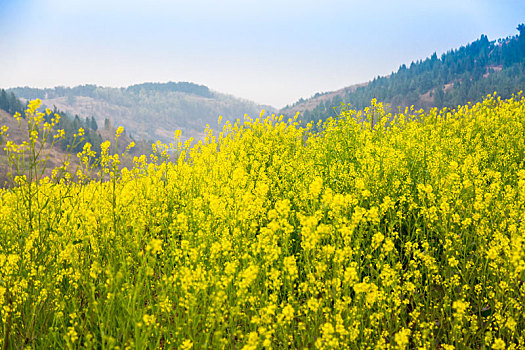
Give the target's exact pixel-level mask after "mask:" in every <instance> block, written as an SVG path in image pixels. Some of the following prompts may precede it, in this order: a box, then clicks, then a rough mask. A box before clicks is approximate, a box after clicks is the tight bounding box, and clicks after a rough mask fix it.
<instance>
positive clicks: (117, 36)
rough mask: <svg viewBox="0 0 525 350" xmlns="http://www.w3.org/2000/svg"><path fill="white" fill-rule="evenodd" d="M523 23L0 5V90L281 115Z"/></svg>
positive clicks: (303, 10) (192, 7) (456, 11)
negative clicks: (205, 94) (178, 92)
mask: <svg viewBox="0 0 525 350" xmlns="http://www.w3.org/2000/svg"><path fill="white" fill-rule="evenodd" d="M523 22H525V1H518V0H502V1H482V0H479V1H470V0H441V1H403V0H398V1H386V0H383V1H336V0H333V1H331V0H325V1H308V0H302V1H295V0H294V1H283V0H281V1H275V0H264V1H259V0H244V1H237V0H222V1H207V0H193V1H192V0H186V1H178V0H172V1H168V0H148V1H138V0H128V1H121V0H116V1H112V0H86V1H84V0H18V1H15V0H12V1H9V0H0V33H1V34H0V87H3V88H7V87H15V86H26V85H27V86H34V87H54V86H57V85H64V86H74V85H79V84H86V83H91V84H98V85H103V86H114V87H119V86H127V85H131V84H136V83H142V82H146V81H148V82H165V81H191V82H195V83H199V84H204V85H207V86H208V87H210V88H211V89H213V90H216V91H220V92H224V93H229V94H232V95H235V96H238V97H242V98H246V99H250V100H253V101H255V102H258V103H262V104H270V105H273V106H275V107H283V106H284V105H286V104H289V103H293V102H295V101H296V100H298V99H299V98H300V97H304V98H306V97H309V96H311V95H313V94H315V93H316V92H322V91H329V90H336V89H339V88H342V87H344V86H348V85H351V84H355V83H360V82H364V81H368V80H370V79H372V78H374V77H375V76H377V75H385V74H389V73H391V72H392V71H395V70H397V68H398V67H399V65H401V64H403V63H405V64H408V63H410V62H411V61H412V60H416V59H423V58H425V57H427V56H430V55H431V54H432V53H433V52H434V51H436V52H437V53H438V55H440V54H441V53H443V52H445V51H447V50H449V49H452V48H457V47H459V46H460V45H463V44H466V43H468V42H471V41H473V40H476V39H477V38H479V37H480V35H481V34H486V35H488V37H489V39H490V40H495V39H497V38H499V37H506V36H509V35H514V34H516V33H517V31H516V29H515V28H516V26H517V25H518V24H519V23H523Z"/></svg>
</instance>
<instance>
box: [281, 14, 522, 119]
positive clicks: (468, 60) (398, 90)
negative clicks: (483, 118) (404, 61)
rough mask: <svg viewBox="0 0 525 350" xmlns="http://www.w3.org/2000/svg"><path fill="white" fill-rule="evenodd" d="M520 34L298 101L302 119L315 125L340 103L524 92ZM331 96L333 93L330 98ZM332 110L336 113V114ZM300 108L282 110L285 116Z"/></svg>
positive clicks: (436, 103) (442, 102) (443, 100)
mask: <svg viewBox="0 0 525 350" xmlns="http://www.w3.org/2000/svg"><path fill="white" fill-rule="evenodd" d="M517 29H518V32H519V34H518V35H515V36H511V37H507V38H504V39H499V40H497V41H489V40H488V38H487V36H486V35H482V36H481V37H480V39H478V40H476V41H474V42H472V43H470V44H468V45H466V46H462V47H460V48H459V49H456V50H451V51H448V52H447V53H444V54H443V55H441V57H439V58H438V56H437V54H436V53H434V54H432V55H431V56H430V57H429V58H427V59H425V60H419V61H417V62H412V63H411V64H410V65H409V66H408V67H407V66H406V65H402V66H401V67H399V69H398V71H397V72H393V73H392V74H391V75H389V76H384V77H378V78H376V79H374V80H372V81H370V82H369V83H366V84H362V86H358V87H357V88H353V89H351V87H349V88H347V89H341V90H338V91H339V93H335V94H334V96H333V97H332V98H331V99H330V98H324V94H323V95H320V96H318V95H316V97H314V98H311V99H309V100H306V101H300V102H301V103H298V104H297V105H299V106H300V107H302V108H303V110H301V113H302V119H303V120H306V121H317V120H320V119H326V118H327V117H329V116H333V115H336V114H337V107H339V106H340V105H341V103H345V104H348V103H349V104H351V105H352V107H353V108H357V109H362V108H364V107H366V106H368V105H369V104H370V101H371V100H372V98H374V97H375V98H377V99H378V100H380V101H383V102H387V103H389V104H390V105H391V106H392V107H394V108H395V107H407V106H411V105H414V106H415V107H416V108H418V109H419V108H424V109H429V108H431V107H438V108H442V107H451V108H453V107H455V106H458V105H462V104H466V103H468V102H475V101H479V100H481V99H482V98H483V97H484V96H486V95H487V94H489V93H493V92H494V91H497V92H498V94H499V95H500V96H502V97H503V98H509V97H511V95H512V94H513V93H516V92H518V91H520V90H524V89H525V25H523V24H520V25H519V26H518V27H517ZM328 96H330V95H328ZM334 107H336V110H335V111H334ZM296 110H297V109H295V110H294V109H291V108H289V107H287V108H284V109H282V110H281V112H282V113H284V114H286V115H290V114H295V113H296Z"/></svg>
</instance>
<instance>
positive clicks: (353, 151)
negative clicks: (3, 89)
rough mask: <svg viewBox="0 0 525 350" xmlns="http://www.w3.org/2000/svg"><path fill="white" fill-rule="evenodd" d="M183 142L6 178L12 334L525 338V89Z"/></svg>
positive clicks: (339, 342) (53, 341)
mask: <svg viewBox="0 0 525 350" xmlns="http://www.w3.org/2000/svg"><path fill="white" fill-rule="evenodd" d="M38 106H39V103H38V101H37V102H31V104H30V106H29V110H28V113H27V115H28V116H29V117H30V118H33V119H30V120H33V124H32V125H33V126H32V127H31V128H32V129H30V131H29V133H28V141H27V142H26V143H25V144H22V145H16V144H14V143H13V142H11V141H8V138H6V137H4V138H3V140H5V142H4V143H3V144H2V148H4V149H5V151H6V152H7V153H9V154H15V153H16V152H18V149H19V148H26V149H31V144H32V145H33V148H34V147H35V145H37V146H38V147H40V143H41V142H42V140H41V138H42V137H43V136H45V137H48V135H49V134H50V131H49V130H51V129H50V128H51V124H52V123H55V121H56V120H57V119H58V117H56V119H53V122H50V124H48V125H49V126H46V127H44V128H39V127H36V126H38V125H42V124H41V123H42V121H41V120H37V119H38V118H40V119H45V118H44V117H45V115H44V114H39V112H37V108H38ZM17 117H20V116H17ZM35 125H36V126H35ZM1 130H2V135H7V132H8V131H7V129H5V128H3V129H1ZM121 133H122V130H121V129H119V130H117V137H116V138H118V136H119V135H120V134H121ZM61 134H62V131H57V132H56V133H55V134H54V135H57V137H60V136H61ZM81 134H82V131H79V137H81V136H82V135H81ZM175 136H176V142H174V143H173V144H171V145H163V144H160V143H156V144H154V146H153V153H152V155H151V156H150V157H146V156H142V157H137V158H135V159H134V167H133V168H131V169H127V168H122V167H121V164H120V159H121V158H119V155H118V154H114V153H112V151H111V147H110V146H111V145H110V143H109V142H106V143H103V144H102V147H101V148H102V152H101V154H99V155H97V154H95V153H94V151H93V150H92V149H91V147H90V146H89V145H86V147H84V150H83V151H82V152H81V153H80V154H79V155H78V156H79V159H80V160H81V163H80V166H79V171H78V172H77V173H76V175H73V176H70V177H67V176H65V175H64V174H65V173H67V166H64V167H63V168H62V170H61V171H58V172H57V173H56V174H58V175H57V176H56V177H55V178H53V179H46V178H41V177H39V176H38V173H37V172H34V169H33V168H31V169H29V173H23V172H21V173H19V174H16V175H17V176H18V177H20V179H21V180H19V181H18V182H17V185H16V186H14V187H12V188H10V189H2V190H0V305H1V307H0V338H1V339H0V341H1V344H3V345H4V346H5V347H7V348H23V347H26V346H30V347H32V348H66V347H72V348H77V347H86V348H93V347H95V348H135V347H136V348H145V347H146V348H183V349H191V348H196V349H200V348H219V349H221V348H229V349H230V348H237V349H261V348H267V349H281V348H313V347H316V348H321V349H329V348H330V349H336V348H337V349H366V348H368V349H372V348H373V349H416V348H417V349H437V348H444V349H445V348H446V349H453V348H482V347H486V348H495V349H503V348H507V349H520V348H521V349H523V348H525V337H524V336H523V335H524V334H525V310H524V305H525V225H524V224H523V219H524V213H525V99H524V98H523V97H522V95H521V94H518V95H517V96H515V97H514V98H513V99H510V100H501V99H500V98H498V97H494V96H488V97H487V98H486V99H485V101H484V102H483V103H478V104H475V105H467V106H463V107H458V108H457V109H456V110H436V109H433V110H431V111H429V112H427V113H425V112H423V111H416V112H414V111H413V110H411V109H407V110H405V111H401V112H399V113H397V114H392V113H390V112H389V111H388V110H387V109H386V107H385V106H383V105H382V104H381V103H378V102H376V101H375V100H374V101H372V105H371V106H370V107H369V108H366V109H365V110H364V111H354V110H352V109H350V108H346V109H344V110H343V111H342V112H341V114H340V115H339V116H338V117H337V118H334V119H329V120H327V121H326V122H324V123H323V124H319V125H317V126H313V125H310V124H309V125H305V126H303V125H302V124H301V123H300V122H299V121H298V120H297V119H296V118H294V119H291V120H288V121H283V120H282V117H277V116H273V115H272V116H264V114H263V113H261V115H260V116H259V117H258V118H256V119H251V118H249V117H245V119H244V120H243V121H241V120H237V121H236V122H233V123H230V122H228V121H227V122H225V123H224V124H223V129H222V131H220V132H218V133H215V132H214V131H213V130H209V129H207V130H206V132H205V138H204V139H203V140H202V141H199V142H197V143H195V144H194V145H193V146H192V145H191V142H185V143H184V142H181V141H179V139H180V136H181V134H180V133H176V134H175ZM11 159H20V158H11ZM22 163H23V159H22V160H21V163H20V164H22ZM34 164H36V163H34ZM22 170H23V169H22ZM15 171H16V169H15ZM31 171H33V172H31ZM31 174H32V175H31ZM60 174H62V176H59V175H60ZM24 175H25V177H24ZM31 178H32V179H33V180H34V179H37V180H38V181H30V179H31Z"/></svg>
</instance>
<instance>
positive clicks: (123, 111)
mask: <svg viewBox="0 0 525 350" xmlns="http://www.w3.org/2000/svg"><path fill="white" fill-rule="evenodd" d="M9 91H10V92H14V93H15V94H16V95H17V96H18V97H20V98H24V99H34V98H40V99H41V100H42V102H43V104H44V105H47V106H56V107H57V108H58V109H60V110H63V111H65V112H67V113H70V114H72V115H75V114H76V115H79V116H80V117H81V118H86V117H87V118H91V117H93V118H94V119H95V120H96V122H97V123H98V124H99V125H105V126H106V125H108V124H111V125H115V126H120V125H122V126H124V128H125V129H126V131H127V132H128V134H130V135H131V136H132V137H133V138H134V139H136V140H155V141H156V140H161V141H163V142H171V141H173V134H174V132H175V131H176V130H182V137H183V138H185V139H188V138H190V137H194V138H202V136H203V131H204V129H205V128H206V125H207V124H209V125H210V126H212V127H214V126H216V125H217V119H218V117H219V116H220V115H222V116H223V119H224V120H230V121H232V120H236V119H237V118H242V117H243V116H244V114H249V115H259V113H260V112H261V110H262V109H265V110H267V111H272V110H273V108H272V107H269V106H262V105H258V104H256V103H254V102H251V101H247V100H243V99H239V98H236V97H233V96H230V95H226V94H222V93H219V92H215V91H212V90H210V89H209V88H208V87H206V86H203V85H198V84H194V83H188V82H178V83H175V82H168V83H143V84H137V85H132V86H129V87H123V88H111V87H101V86H96V85H83V86H77V87H73V88H68V87H55V88H53V89H34V88H28V87H25V88H13V89H10V90H9Z"/></svg>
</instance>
